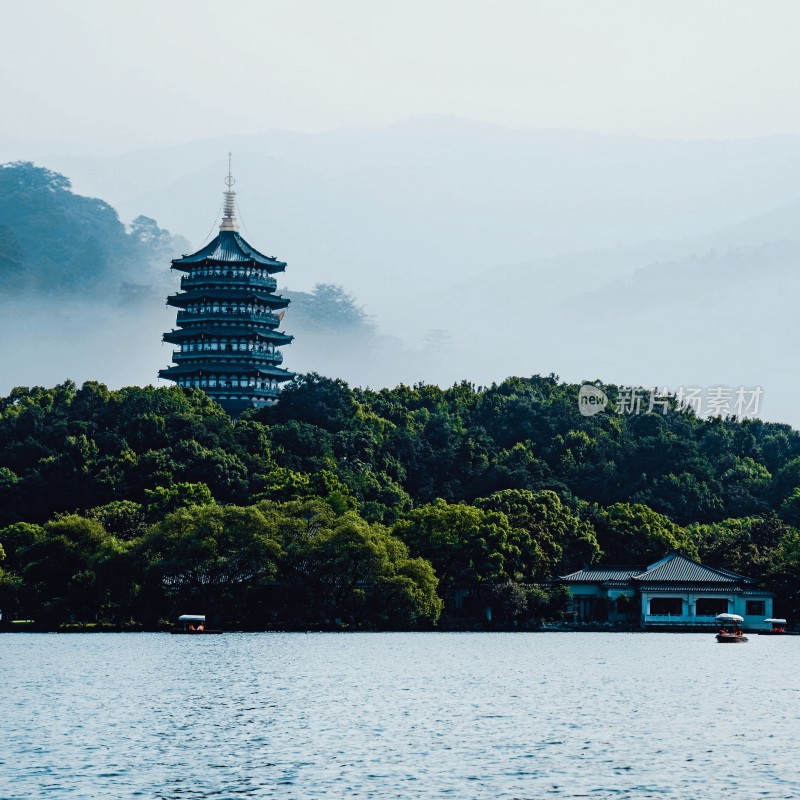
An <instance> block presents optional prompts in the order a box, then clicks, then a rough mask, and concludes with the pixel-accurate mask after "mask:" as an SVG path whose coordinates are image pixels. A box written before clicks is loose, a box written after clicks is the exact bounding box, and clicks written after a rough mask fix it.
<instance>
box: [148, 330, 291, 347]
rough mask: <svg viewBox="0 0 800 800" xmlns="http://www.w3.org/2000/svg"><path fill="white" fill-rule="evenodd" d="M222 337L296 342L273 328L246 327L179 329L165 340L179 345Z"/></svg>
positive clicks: (170, 332)
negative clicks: (184, 342)
mask: <svg viewBox="0 0 800 800" xmlns="http://www.w3.org/2000/svg"><path fill="white" fill-rule="evenodd" d="M220 336H236V337H238V338H240V339H266V340H269V341H272V342H281V343H282V344H289V343H290V342H292V341H293V340H294V336H289V334H287V333H283V332H282V331H276V330H274V329H272V328H245V327H233V326H231V327H224V326H221V327H219V328H216V327H203V328H179V329H177V330H173V331H167V332H166V333H165V334H164V336H163V339H164V341H165V342H170V343H172V344H178V343H180V342H183V341H186V340H187V339H197V338H200V339H204V338H208V339H211V338H219V337H220Z"/></svg>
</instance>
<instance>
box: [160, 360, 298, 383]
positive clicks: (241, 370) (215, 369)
mask: <svg viewBox="0 0 800 800" xmlns="http://www.w3.org/2000/svg"><path fill="white" fill-rule="evenodd" d="M158 374H159V377H161V378H175V377H183V376H186V375H198V376H199V375H205V376H208V375H261V376H263V377H265V378H275V379H276V380H279V381H288V380H291V379H292V378H294V376H295V373H294V372H289V370H286V369H280V367H266V366H256V365H254V364H203V365H201V366H198V365H190V364H181V365H178V366H172V367H166V368H165V369H160V370H159V371H158Z"/></svg>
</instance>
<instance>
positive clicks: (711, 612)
mask: <svg viewBox="0 0 800 800" xmlns="http://www.w3.org/2000/svg"><path fill="white" fill-rule="evenodd" d="M727 613H728V598H727V597H698V598H697V603H696V604H695V611H694V614H695V616H696V617H716V616H717V614H727Z"/></svg>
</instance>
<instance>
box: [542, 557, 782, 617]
mask: <svg viewBox="0 0 800 800" xmlns="http://www.w3.org/2000/svg"><path fill="white" fill-rule="evenodd" d="M558 582H559V583H561V584H564V585H565V586H567V587H568V588H569V590H570V594H571V595H572V602H573V607H572V610H573V613H574V617H575V619H576V620H578V621H582V622H590V621H599V620H603V621H605V620H610V621H612V622H613V621H618V622H621V621H625V620H627V621H634V620H636V621H638V622H639V623H640V624H641V626H642V627H643V628H649V629H657V628H666V627H669V628H687V629H690V628H713V627H714V624H715V620H714V618H715V617H716V615H717V614H739V615H740V616H742V617H744V620H745V621H744V626H745V627H746V628H748V629H751V630H759V629H763V630H769V627H770V626H769V623H765V622H764V620H765V619H766V618H768V617H771V616H772V599H773V595H772V593H771V592H766V591H763V590H761V589H758V588H757V587H756V586H755V584H754V582H753V581H752V579H750V578H747V577H745V576H744V575H738V574H737V573H735V572H731V571H730V570H726V569H716V568H714V567H707V566H705V565H704V564H700V563H698V562H697V561H693V560H692V559H691V558H687V557H686V556H684V555H682V554H681V553H670V554H669V555H667V556H666V557H664V558H662V559H661V560H660V561H656V562H655V563H654V564H650V566H648V567H645V566H628V567H602V566H597V567H584V568H583V569H579V570H577V571H576V572H572V573H570V574H569V575H563V576H562V577H560V578H559V579H558Z"/></svg>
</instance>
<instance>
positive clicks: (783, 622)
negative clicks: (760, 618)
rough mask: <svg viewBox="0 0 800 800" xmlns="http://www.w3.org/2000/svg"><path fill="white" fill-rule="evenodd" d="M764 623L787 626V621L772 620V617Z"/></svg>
mask: <svg viewBox="0 0 800 800" xmlns="http://www.w3.org/2000/svg"><path fill="white" fill-rule="evenodd" d="M764 622H771V623H772V624H773V625H785V624H786V620H785V619H772V617H770V618H769V619H765V620H764Z"/></svg>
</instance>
